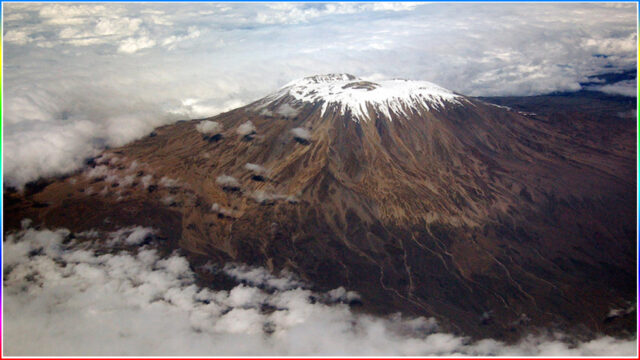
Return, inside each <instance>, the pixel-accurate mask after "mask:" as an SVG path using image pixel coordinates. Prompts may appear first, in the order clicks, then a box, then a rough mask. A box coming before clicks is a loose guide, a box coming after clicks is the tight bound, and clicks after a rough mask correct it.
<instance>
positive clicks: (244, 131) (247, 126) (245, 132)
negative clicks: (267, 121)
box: [236, 120, 256, 136]
mask: <svg viewBox="0 0 640 360" xmlns="http://www.w3.org/2000/svg"><path fill="white" fill-rule="evenodd" d="M236 133H237V134H238V135H240V136H249V135H252V134H255V133H256V126H255V125H253V123H252V122H251V120H247V121H246V122H244V123H242V124H241V125H240V126H238V129H237V130H236Z"/></svg>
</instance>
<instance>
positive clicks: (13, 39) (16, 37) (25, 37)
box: [2, 30, 32, 45]
mask: <svg viewBox="0 0 640 360" xmlns="http://www.w3.org/2000/svg"><path fill="white" fill-rule="evenodd" d="M31 40H32V39H31V38H30V37H29V34H28V33H27V32H24V31H19V30H9V31H7V32H6V33H5V34H4V36H3V37H2V41H6V42H10V43H15V44H18V45H24V44H26V43H28V42H31Z"/></svg>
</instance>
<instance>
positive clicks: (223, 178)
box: [216, 175, 240, 189]
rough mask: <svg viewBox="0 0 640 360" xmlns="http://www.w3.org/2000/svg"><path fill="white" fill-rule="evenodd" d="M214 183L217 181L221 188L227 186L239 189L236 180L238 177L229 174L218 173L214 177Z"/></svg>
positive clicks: (238, 183)
mask: <svg viewBox="0 0 640 360" xmlns="http://www.w3.org/2000/svg"><path fill="white" fill-rule="evenodd" d="M216 183H218V185H221V186H222V187H223V188H228V189H239V188H240V182H239V181H238V179H236V178H234V177H233V176H229V175H220V176H218V177H217V178H216Z"/></svg>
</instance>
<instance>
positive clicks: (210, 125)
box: [196, 120, 222, 136]
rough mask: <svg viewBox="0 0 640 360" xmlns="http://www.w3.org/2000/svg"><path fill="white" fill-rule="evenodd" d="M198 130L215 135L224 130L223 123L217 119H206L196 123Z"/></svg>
mask: <svg viewBox="0 0 640 360" xmlns="http://www.w3.org/2000/svg"><path fill="white" fill-rule="evenodd" d="M196 130H198V131H199V132H201V133H203V134H205V135H209V136H214V135H218V134H219V133H221V132H222V125H221V124H220V123H219V122H217V121H210V120H205V121H201V122H199V123H198V125H196Z"/></svg>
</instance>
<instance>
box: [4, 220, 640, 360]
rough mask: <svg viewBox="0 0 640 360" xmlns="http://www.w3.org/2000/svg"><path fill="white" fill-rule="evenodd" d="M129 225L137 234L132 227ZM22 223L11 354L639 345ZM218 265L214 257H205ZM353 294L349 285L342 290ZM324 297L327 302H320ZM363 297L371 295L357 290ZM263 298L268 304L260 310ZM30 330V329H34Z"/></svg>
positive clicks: (628, 351)
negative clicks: (460, 324)
mask: <svg viewBox="0 0 640 360" xmlns="http://www.w3.org/2000/svg"><path fill="white" fill-rule="evenodd" d="M132 234H133V233H132ZM70 235H71V234H70V232H69V231H68V230H64V229H59V230H46V229H42V230H35V229H32V228H29V224H27V223H25V228H24V229H23V230H21V231H19V232H17V233H13V234H9V235H8V236H7V237H6V239H5V242H4V262H3V271H4V281H3V287H4V288H3V290H4V293H3V297H4V298H3V300H4V304H3V316H4V327H3V340H4V341H3V346H4V351H5V355H9V356H261V355H262V356H265V355H266V356H634V355H635V353H636V344H635V340H633V339H616V338H612V337H608V336H602V337H598V338H596V339H593V340H589V341H585V342H579V341H576V340H575V339H571V338H569V337H567V336H566V335H562V334H549V335H544V336H533V335H531V336H528V337H525V338H524V339H522V340H521V341H520V342H518V343H516V344H512V345H508V344H504V343H502V342H499V341H495V340H490V339H486V340H480V341H476V342H473V341H470V340H469V339H467V338H464V337H460V336H456V335H452V334H448V333H443V332H439V331H438V326H437V323H436V322H435V321H434V320H433V319H426V318H405V317H402V316H400V315H393V316H388V317H377V316H372V315H366V314H362V313H360V312H353V311H351V309H350V308H349V306H348V305H347V304H345V303H343V302H331V301H330V299H331V298H336V297H343V296H345V294H348V292H347V291H346V290H344V291H343V289H336V290H334V291H331V292H329V293H314V292H312V291H310V290H308V289H307V288H305V286H304V284H301V283H300V282H299V280H297V279H296V278H295V277H294V276H292V275H288V274H286V273H285V274H281V276H280V277H278V276H274V275H272V274H269V273H268V272H266V271H265V270H264V269H256V268H251V267H247V266H245V265H239V264H230V265H227V266H226V267H224V268H223V272H224V273H227V274H228V275H229V276H231V277H232V278H235V279H237V280H239V281H243V283H242V284H239V285H237V286H235V287H234V288H232V289H231V290H230V291H224V290H220V291H218V290H212V289H209V288H202V287H201V286H199V285H197V284H196V277H197V275H196V274H195V273H194V272H193V270H192V269H191V267H190V265H189V262H188V261H187V259H186V258H184V257H182V256H180V255H177V254H173V255H170V256H168V257H161V256H160V254H159V253H158V252H157V251H155V250H153V249H151V248H150V247H148V246H143V247H138V248H135V250H132V251H130V252H128V251H121V252H105V251H104V249H101V245H100V241H98V240H99V239H97V238H96V236H99V235H97V233H92V234H76V236H88V237H91V238H92V239H93V241H92V242H86V241H78V242H75V241H74V240H72V238H71V237H70ZM212 268H213V266H212ZM346 296H348V295H346ZM318 299H320V300H321V299H327V301H326V302H325V301H318ZM363 301H366V299H363ZM265 309H273V310H272V311H265ZM34 334H37V336H34Z"/></svg>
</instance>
